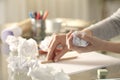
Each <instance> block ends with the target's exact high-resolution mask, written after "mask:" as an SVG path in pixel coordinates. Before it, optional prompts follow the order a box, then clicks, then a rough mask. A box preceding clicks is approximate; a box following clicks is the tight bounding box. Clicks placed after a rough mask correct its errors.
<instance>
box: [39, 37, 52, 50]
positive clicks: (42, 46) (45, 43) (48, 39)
mask: <svg viewBox="0 0 120 80" xmlns="http://www.w3.org/2000/svg"><path fill="white" fill-rule="evenodd" d="M51 40H52V36H47V37H45V39H44V40H42V41H41V42H40V44H39V47H40V49H41V50H43V51H48V46H49V44H50V42H51Z"/></svg>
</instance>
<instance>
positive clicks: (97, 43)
mask: <svg viewBox="0 0 120 80" xmlns="http://www.w3.org/2000/svg"><path fill="white" fill-rule="evenodd" d="M83 32H84V31H83ZM77 36H78V37H79V38H81V39H83V40H85V41H87V42H88V43H89V45H88V46H87V47H78V46H75V45H73V42H72V40H73V36H72V34H71V35H70V36H66V43H67V46H68V49H70V50H75V51H77V52H79V53H82V52H90V51H97V50H102V48H103V47H104V45H105V43H106V41H104V40H101V39H99V38H96V37H94V36H92V34H89V33H87V34H85V35H84V36H83V35H82V34H80V33H79V34H78V35H77Z"/></svg>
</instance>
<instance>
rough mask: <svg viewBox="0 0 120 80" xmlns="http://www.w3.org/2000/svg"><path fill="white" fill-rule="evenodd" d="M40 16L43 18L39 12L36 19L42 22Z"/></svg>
mask: <svg viewBox="0 0 120 80" xmlns="http://www.w3.org/2000/svg"><path fill="white" fill-rule="evenodd" d="M40 16H41V15H40V13H39V12H37V16H36V19H37V20H40V19H41V18H40Z"/></svg>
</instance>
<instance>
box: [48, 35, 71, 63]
mask: <svg viewBox="0 0 120 80" xmlns="http://www.w3.org/2000/svg"><path fill="white" fill-rule="evenodd" d="M58 47H59V48H58ZM67 51H69V50H68V48H67V45H66V34H62V35H53V38H52V41H51V43H50V45H49V49H48V54H47V60H53V61H55V62H56V61H58V60H59V59H60V58H61V57H62V56H63V55H64V54H65V53H66V52H67Z"/></svg>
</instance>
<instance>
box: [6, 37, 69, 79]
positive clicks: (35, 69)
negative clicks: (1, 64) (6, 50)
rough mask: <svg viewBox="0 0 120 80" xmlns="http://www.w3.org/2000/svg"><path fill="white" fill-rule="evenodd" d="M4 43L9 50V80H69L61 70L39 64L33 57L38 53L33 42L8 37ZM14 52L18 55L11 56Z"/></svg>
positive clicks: (31, 40)
mask: <svg viewBox="0 0 120 80" xmlns="http://www.w3.org/2000/svg"><path fill="white" fill-rule="evenodd" d="M6 42H7V43H8V45H9V47H10V48H11V49H10V51H11V52H10V54H11V55H10V56H9V57H8V59H7V61H8V69H9V80H70V77H69V76H68V75H67V74H66V73H64V72H63V71H62V70H61V69H60V70H56V69H54V68H53V67H50V66H49V65H45V64H40V60H38V59H37V58H35V57H33V56H35V55H36V54H35V53H37V52H38V48H37V47H38V46H37V43H36V41H35V40H33V39H28V40H26V39H24V38H22V37H14V36H9V37H8V39H7V41H6ZM14 52H16V53H17V54H18V55H13V54H14Z"/></svg>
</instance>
